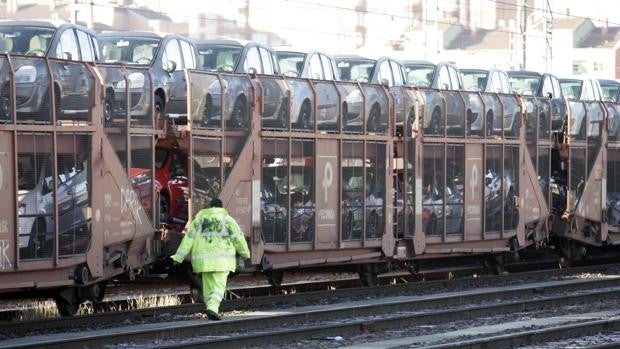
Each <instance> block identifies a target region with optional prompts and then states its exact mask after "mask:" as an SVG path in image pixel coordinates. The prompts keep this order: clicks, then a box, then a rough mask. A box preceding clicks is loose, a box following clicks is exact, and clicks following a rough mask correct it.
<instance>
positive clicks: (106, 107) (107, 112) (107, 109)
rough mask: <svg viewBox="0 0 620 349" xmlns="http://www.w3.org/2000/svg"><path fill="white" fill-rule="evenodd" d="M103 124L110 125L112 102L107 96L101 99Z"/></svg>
mask: <svg viewBox="0 0 620 349" xmlns="http://www.w3.org/2000/svg"><path fill="white" fill-rule="evenodd" d="M103 124H104V126H105V127H112V103H111V102H110V100H109V99H108V98H106V99H105V100H104V101H103Z"/></svg>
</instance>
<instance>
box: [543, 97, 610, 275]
mask: <svg viewBox="0 0 620 349" xmlns="http://www.w3.org/2000/svg"><path fill="white" fill-rule="evenodd" d="M619 112H620V106H619V105H618V104H616V103H612V102H599V101H580V100H569V101H568V125H567V128H566V129H567V131H566V137H565V141H564V142H562V143H558V142H556V144H555V146H554V149H553V152H554V153H555V154H556V156H554V157H553V159H552V162H551V164H552V177H553V179H554V181H555V182H556V183H557V184H558V185H559V186H558V188H557V189H556V190H559V191H565V193H564V194H562V195H559V196H558V195H556V196H557V198H556V199H557V200H555V202H554V204H553V205H552V208H553V209H552V213H553V214H552V218H551V227H550V230H551V235H552V238H553V240H554V241H555V242H556V243H557V245H558V247H559V249H560V252H561V254H562V256H563V262H564V263H566V264H570V262H571V261H573V260H575V259H580V258H584V257H586V255H588V254H589V253H590V252H589V250H593V249H595V248H598V247H604V246H614V245H618V244H619V243H620V220H618V218H620V215H619V213H620V201H619V198H620V196H618V193H619V192H620V189H619V188H620V180H619V179H618V178H620V177H619V176H618V175H619V174H620V167H618V164H619V162H618V161H619V160H618V159H619V156H620V142H619V140H618V137H617V135H616V132H615V125H617V123H618V118H619V117H620V113H619ZM573 125H581V127H573ZM552 194H553V193H552ZM561 197H564V198H562V199H560V198H561Z"/></svg>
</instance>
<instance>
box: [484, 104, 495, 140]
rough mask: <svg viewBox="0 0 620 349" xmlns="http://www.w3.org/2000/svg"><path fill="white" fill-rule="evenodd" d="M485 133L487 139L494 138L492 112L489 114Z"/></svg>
mask: <svg viewBox="0 0 620 349" xmlns="http://www.w3.org/2000/svg"><path fill="white" fill-rule="evenodd" d="M485 132H486V135H487V137H491V136H493V112H492V111H490V110H489V111H488V112H487V117H486V131H485Z"/></svg>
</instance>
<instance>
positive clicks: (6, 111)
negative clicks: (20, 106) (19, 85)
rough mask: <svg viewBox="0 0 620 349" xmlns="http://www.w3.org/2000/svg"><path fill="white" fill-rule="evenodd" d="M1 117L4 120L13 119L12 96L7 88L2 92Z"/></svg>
mask: <svg viewBox="0 0 620 349" xmlns="http://www.w3.org/2000/svg"><path fill="white" fill-rule="evenodd" d="M7 88H8V86H7ZM0 118H2V119H3V120H10V119H11V96H10V94H9V91H7V90H6V89H3V91H2V93H1V94H0Z"/></svg>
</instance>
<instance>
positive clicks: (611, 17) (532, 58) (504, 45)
mask: <svg viewBox="0 0 620 349" xmlns="http://www.w3.org/2000/svg"><path fill="white" fill-rule="evenodd" d="M596 4H597V6H592V4H591V3H587V2H583V1H578V0H390V1H385V0H339V1H333V0H252V1H251V0H218V1H193V0H175V1H161V0H65V1H60V0H0V17H2V18H10V19H18V18H24V19H25V18H51V19H58V20H68V21H74V22H79V23H81V24H84V25H87V26H89V27H91V28H94V29H95V30H148V31H157V32H175V33H179V34H183V35H189V36H191V37H195V38H200V39H202V38H240V39H246V40H254V41H259V42H263V43H266V44H269V45H274V46H281V45H286V44H290V45H293V46H296V47H299V48H306V49H312V48H320V49H322V50H324V51H327V52H331V53H334V54H338V53H357V54H361V55H365V56H370V57H379V56H383V55H389V56H393V57H396V58H401V59H426V60H431V61H435V62H437V61H451V62H454V63H456V64H457V65H459V66H464V67H465V66H466V67H475V66H482V67H499V68H503V69H528V70H538V71H544V70H551V71H554V72H555V73H556V74H558V75H561V76H564V75H566V76H567V75H579V74H583V75H589V76H593V77H615V78H620V62H619V59H620V54H619V53H618V48H619V47H618V46H619V44H618V43H619V41H620V36H619V35H618V32H619V30H620V29H619V28H620V13H616V12H615V11H611V10H610V9H614V8H615V7H616V5H617V0H597V3H596Z"/></svg>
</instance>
